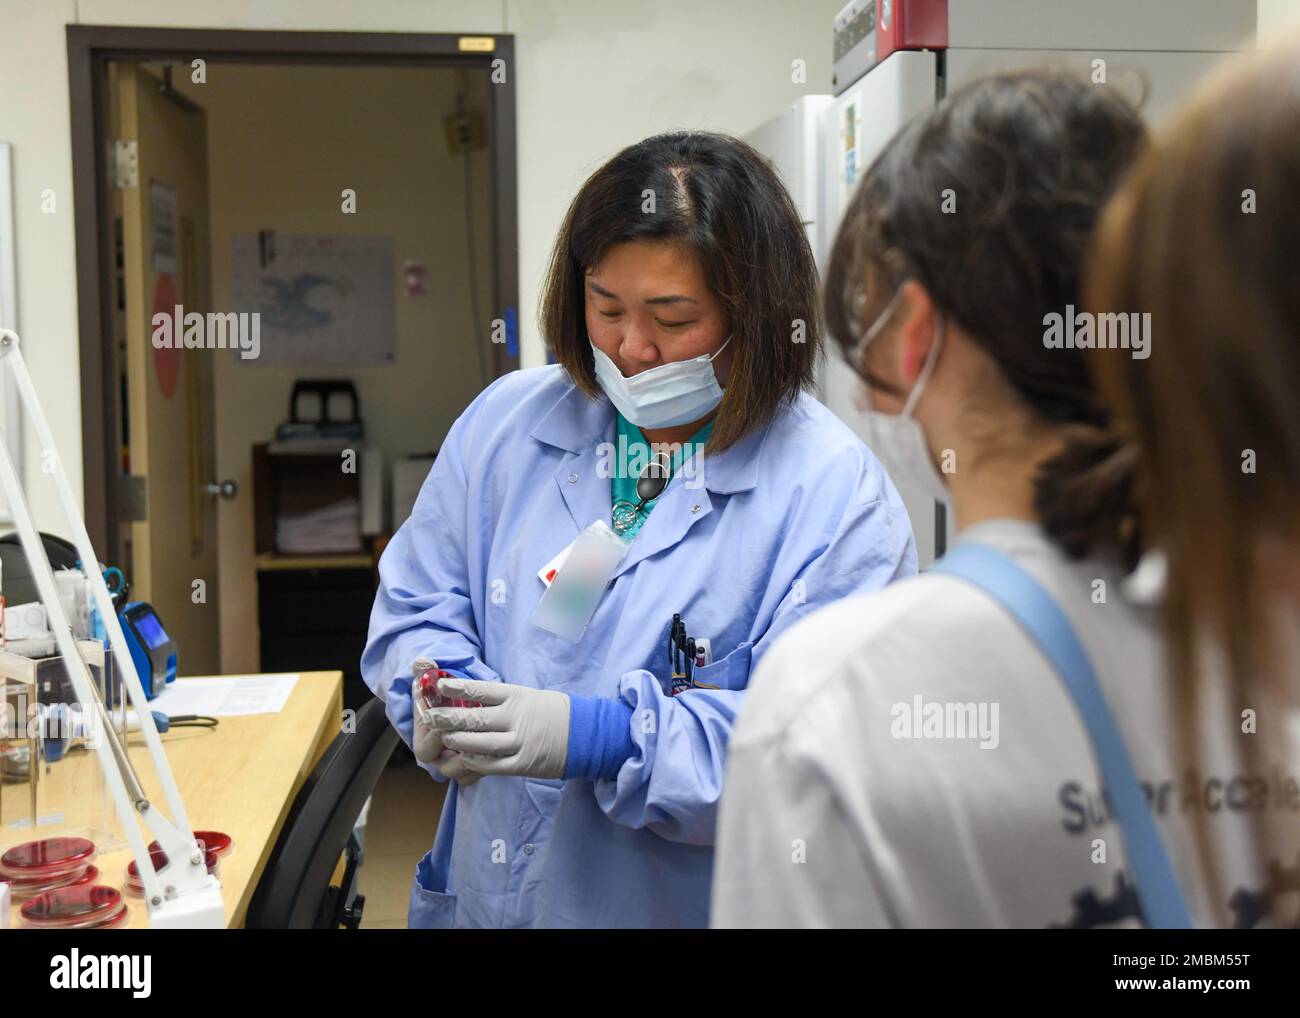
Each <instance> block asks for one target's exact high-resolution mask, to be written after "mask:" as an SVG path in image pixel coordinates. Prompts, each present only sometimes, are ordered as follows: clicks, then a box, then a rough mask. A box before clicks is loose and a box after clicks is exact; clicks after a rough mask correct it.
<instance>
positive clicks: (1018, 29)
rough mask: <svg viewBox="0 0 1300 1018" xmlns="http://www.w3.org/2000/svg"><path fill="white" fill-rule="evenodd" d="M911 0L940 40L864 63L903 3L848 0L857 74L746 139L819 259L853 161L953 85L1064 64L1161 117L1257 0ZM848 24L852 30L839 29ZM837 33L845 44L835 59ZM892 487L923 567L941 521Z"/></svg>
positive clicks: (1249, 32) (843, 61)
mask: <svg viewBox="0 0 1300 1018" xmlns="http://www.w3.org/2000/svg"><path fill="white" fill-rule="evenodd" d="M915 2H916V3H917V5H918V7H919V6H920V5H921V4H924V5H925V7H926V9H927V17H931V18H932V17H933V16H934V12H935V10H936V8H937V9H938V10H939V11H941V15H942V17H943V18H944V19H945V21H946V25H945V28H946V32H945V33H944V34H945V35H946V46H943V47H942V48H939V47H936V48H935V49H915V50H909V49H899V50H894V51H893V52H890V53H889V54H888V55H887V56H886V57H885V58H884V59H883V60H880V61H878V62H875V52H876V42H875V36H876V35H883V33H882V32H880V18H881V17H882V16H885V17H893V18H901V17H903V16H905V15H906V14H907V9H908V7H909V6H910V5H909V3H908V0H892V2H890V0H882V2H881V3H880V4H879V5H877V3H876V2H874V0H854V2H853V3H851V4H849V5H848V6H847V7H846V8H845V9H844V11H842V12H841V14H840V15H839V17H837V19H836V25H835V33H836V36H837V38H836V43H837V50H836V53H837V60H836V68H837V72H838V73H841V74H842V73H843V69H844V68H845V67H852V68H854V69H855V70H854V71H853V73H856V74H857V75H858V76H857V77H856V79H855V80H851V81H848V80H846V81H843V82H837V83H836V85H835V89H836V94H835V95H833V96H832V95H809V96H804V97H802V98H800V99H799V100H798V101H797V102H796V103H794V104H793V105H791V106H790V107H788V108H787V109H786V110H784V111H783V112H782V113H780V114H779V115H777V116H775V117H773V118H772V119H770V120H768V121H765V122H764V123H763V124H761V125H760V126H759V127H757V128H755V129H754V130H752V131H750V132H749V133H748V134H746V135H745V138H746V140H747V141H749V143H750V144H751V145H753V146H754V147H755V148H756V149H758V150H759V151H760V152H761V153H762V154H763V155H764V156H765V157H766V158H767V159H768V161H769V162H770V163H771V164H772V165H773V166H774V167H775V168H776V169H777V171H778V172H779V173H780V174H781V175H782V177H783V178H784V179H785V181H786V185H787V187H788V188H789V189H790V192H791V195H792V197H793V198H794V200H795V203H796V205H797V206H798V208H799V210H800V215H801V217H802V219H803V220H804V227H805V229H806V230H807V232H808V237H809V242H810V244H811V245H812V250H813V254H814V256H815V257H816V259H817V263H818V267H819V269H823V268H824V267H825V260H826V256H827V252H828V251H829V248H830V245H831V242H832V240H833V239H834V236H835V229H836V227H837V225H838V223H839V220H840V218H841V216H842V214H843V211H844V209H845V207H846V205H847V204H848V201H849V199H850V197H851V196H852V194H853V190H854V188H855V187H856V185H857V183H858V180H859V179H860V177H861V175H862V173H863V171H864V170H865V169H866V168H867V167H869V166H870V165H871V162H872V160H874V159H875V157H876V155H877V154H878V153H879V152H880V151H881V149H882V148H883V147H884V146H885V144H886V142H888V141H889V139H890V138H891V137H892V136H893V135H894V133H895V132H896V131H897V130H898V129H899V128H900V127H901V126H902V125H903V124H904V123H905V122H906V121H907V120H909V119H910V118H912V117H914V116H915V115H917V114H918V113H921V112H924V111H925V110H927V109H929V108H931V107H932V106H934V105H935V104H936V103H937V102H939V101H940V100H941V99H942V98H943V97H944V96H945V95H947V94H948V93H949V92H951V91H953V90H955V89H957V88H959V87H961V85H962V84H964V83H965V82H967V81H970V80H971V79H973V78H976V77H979V76H981V75H984V74H988V73H992V72H995V71H998V70H1004V69H1009V68H1015V67H1026V66H1039V65H1043V64H1050V65H1053V66H1064V67H1068V68H1073V69H1075V70H1078V71H1080V72H1082V73H1084V74H1088V75H1090V76H1092V77H1093V79H1094V80H1097V75H1098V74H1102V75H1104V78H1105V81H1106V82H1107V83H1108V84H1110V85H1111V86H1113V87H1117V88H1121V89H1123V90H1124V91H1125V93H1126V94H1127V95H1129V96H1130V97H1132V98H1134V99H1137V100H1140V102H1141V108H1142V110H1143V112H1144V113H1145V114H1146V115H1147V117H1148V118H1149V119H1150V120H1151V121H1152V122H1159V120H1160V119H1161V118H1162V117H1163V116H1164V115H1165V114H1166V113H1167V112H1168V111H1169V110H1170V108H1171V107H1172V106H1174V105H1175V104H1176V103H1177V102H1178V101H1179V100H1180V99H1181V98H1183V97H1184V96H1185V95H1186V94H1187V93H1188V91H1189V90H1190V89H1191V88H1192V86H1193V85H1194V84H1195V83H1196V82H1197V81H1198V80H1199V79H1200V78H1201V77H1203V76H1204V75H1205V73H1206V72H1207V71H1208V70H1209V69H1210V68H1211V67H1212V66H1213V65H1214V64H1215V63H1216V62H1217V61H1218V60H1219V59H1221V57H1222V55H1223V54H1224V53H1225V52H1230V51H1233V50H1237V49H1247V48H1251V47H1253V46H1254V44H1255V17H1256V5H1255V4H1254V3H1249V2H1246V0H1229V2H1224V0H1179V2H1177V3H1170V2H1169V0H1087V2H1080V0H948V2H947V3H946V4H943V3H938V4H936V3H935V2H934V0H929V2H928V3H927V2H926V0H915ZM855 20H856V22H857V29H856V32H855V33H851V32H849V31H846V28H845V26H846V25H849V23H850V22H852V21H855ZM864 21H865V23H866V25H867V30H866V31H864V30H863V29H862V27H861V26H862V24H863V22H864ZM873 24H874V26H875V28H876V31H874V32H873V31H871V30H870V29H871V26H872V25H873ZM827 31H828V32H830V31H832V27H831V26H827ZM846 40H847V41H848V42H851V43H852V44H853V45H854V47H855V48H856V50H857V53H855V54H850V56H849V58H841V54H843V53H844V52H845V51H846V49H847V44H846ZM883 48H887V47H883ZM854 58H856V59H854ZM1098 61H1100V63H1098ZM862 68H865V69H862ZM826 350H827V356H826V357H825V358H823V361H822V364H821V365H820V368H819V371H818V389H819V396H820V398H821V400H822V402H824V403H825V404H826V405H827V406H828V407H830V408H831V410H833V411H834V412H835V413H836V414H837V415H838V416H839V417H841V418H842V419H843V420H844V421H845V422H846V423H848V424H849V426H850V427H852V428H853V429H854V431H855V432H857V434H858V435H859V436H860V437H861V438H862V439H863V440H864V441H865V442H867V444H868V445H870V444H871V435H870V430H869V427H868V426H867V422H866V419H865V417H864V416H863V415H862V414H861V413H860V412H859V411H858V410H857V408H856V406H855V391H856V389H857V387H858V386H859V383H858V381H857V379H856V376H854V375H853V373H852V372H851V371H850V370H849V369H848V367H847V366H846V365H844V364H843V362H842V361H841V359H840V357H839V354H838V351H837V350H835V349H834V344H833V342H828V343H827V344H826ZM885 466H886V469H888V468H889V464H888V463H886V464H885ZM899 491H900V493H901V494H902V496H903V501H904V503H905V504H906V505H907V510H908V514H909V516H910V517H911V521H912V529H913V531H914V532H915V534H916V542H917V550H918V554H919V557H920V564H921V567H922V568H925V567H927V566H928V565H930V564H931V563H932V562H933V561H934V559H935V558H936V557H938V556H939V555H940V554H942V553H943V550H944V549H945V548H946V547H947V545H948V543H949V542H950V541H951V539H952V520H951V519H949V518H947V516H946V514H945V513H943V511H942V508H941V507H940V506H937V505H936V504H935V503H934V501H933V500H932V499H930V498H928V497H927V496H926V495H924V494H923V493H922V492H919V491H916V490H912V489H909V487H908V486H907V485H906V484H899Z"/></svg>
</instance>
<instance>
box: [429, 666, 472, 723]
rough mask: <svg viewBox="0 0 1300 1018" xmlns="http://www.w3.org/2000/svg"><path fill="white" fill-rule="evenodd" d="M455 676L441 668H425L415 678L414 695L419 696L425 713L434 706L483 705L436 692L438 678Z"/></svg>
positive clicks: (452, 677)
mask: <svg viewBox="0 0 1300 1018" xmlns="http://www.w3.org/2000/svg"><path fill="white" fill-rule="evenodd" d="M454 678H456V676H454V675H452V674H451V672H445V671H443V670H442V669H441V668H426V669H425V670H424V671H422V672H421V673H420V674H419V676H418V677H417V678H416V680H415V688H416V695H417V696H419V698H420V705H421V706H422V707H423V708H424V711H422V712H421V713H422V714H423V713H425V712H427V711H430V710H432V709H433V708H434V707H482V706H483V705H482V704H481V703H479V702H478V701H477V700H454V699H452V698H451V697H449V696H443V695H442V694H441V693H440V692H438V680H439V679H454Z"/></svg>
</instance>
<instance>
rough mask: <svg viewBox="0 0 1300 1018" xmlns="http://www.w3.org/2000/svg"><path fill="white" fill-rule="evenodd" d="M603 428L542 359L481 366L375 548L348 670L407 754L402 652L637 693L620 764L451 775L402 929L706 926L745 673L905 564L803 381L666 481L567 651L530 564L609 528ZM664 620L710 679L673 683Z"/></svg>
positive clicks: (884, 497) (876, 467)
mask: <svg viewBox="0 0 1300 1018" xmlns="http://www.w3.org/2000/svg"><path fill="white" fill-rule="evenodd" d="M614 438H615V429H614V410H613V407H612V406H611V404H610V403H609V401H608V400H607V399H606V398H604V397H603V396H602V397H600V398H598V399H592V398H590V397H588V396H586V395H584V394H583V393H582V392H580V391H579V390H578V389H577V388H576V387H575V386H574V385H573V383H572V382H571V381H570V379H569V377H568V375H567V374H565V373H564V371H563V370H562V369H561V368H560V367H559V366H557V365H551V366H548V367H543V368H536V369H531V370H527V371H517V372H514V373H512V374H509V375H506V376H504V377H502V378H499V379H497V380H496V381H495V382H493V383H492V384H491V385H490V386H489V387H488V388H487V389H485V390H484V391H483V392H482V393H481V394H480V395H479V396H478V397H477V398H476V399H475V400H474V402H473V403H472V404H471V405H470V407H469V408H468V409H467V410H466V411H465V412H464V413H463V414H462V415H461V417H460V419H459V420H457V421H456V423H455V424H454V425H453V426H452V428H451V431H450V432H449V434H448V435H447V440H446V442H445V444H444V445H443V446H442V449H441V451H440V452H439V454H438V458H437V460H436V461H435V463H434V465H433V468H432V470H430V472H429V476H428V478H427V479H426V480H425V482H424V485H423V486H422V488H421V490H420V494H419V497H418V499H417V501H416V503H415V508H414V511H413V512H412V515H411V517H410V519H408V520H407V521H406V522H405V523H404V524H403V525H402V526H401V528H400V529H399V530H398V531H397V533H396V534H395V535H394V537H393V540H392V542H391V543H390V544H389V545H388V547H387V549H386V550H385V552H384V554H383V557H382V559H381V560H380V563H379V573H380V587H379V591H378V594H377V596H376V598H375V604H374V609H373V611H372V613H371V617H370V632H369V638H368V641H367V645H366V649H365V653H364V655H363V657H362V662H361V663H362V672H363V674H364V676H365V679H366V682H367V683H368V685H369V686H370V688H371V689H372V690H373V691H374V692H375V694H376V695H377V696H379V697H380V698H381V699H382V700H384V702H385V704H386V706H387V713H388V716H389V718H390V719H391V720H392V723H393V725H394V726H395V727H396V729H397V730H398V732H399V733H400V734H401V736H402V738H403V739H405V740H406V742H407V744H408V745H409V744H410V742H411V738H412V704H411V667H412V663H413V661H414V660H415V659H416V658H418V657H426V658H432V659H434V660H436V661H437V662H438V663H439V664H440V665H441V666H442V667H443V668H446V669H450V670H454V671H458V672H461V673H464V674H467V675H469V676H470V677H472V678H475V679H483V680H488V681H499V682H515V683H522V684H526V685H529V686H533V687H536V688H541V689H551V690H558V691H561V692H565V693H570V694H573V695H578V696H601V697H621V698H622V699H623V700H624V701H625V702H626V703H627V704H628V705H629V706H631V707H632V716H631V728H632V731H631V735H632V740H633V743H634V744H635V752H634V754H633V755H632V757H631V758H630V759H628V760H627V762H626V763H624V764H623V766H622V768H621V769H620V770H619V772H618V775H617V777H616V778H614V779H611V780H601V781H595V782H591V781H581V780H570V781H560V780H553V781H550V780H535V779H526V778H520V777H485V778H482V779H480V780H479V781H478V782H476V783H473V784H471V785H469V786H468V787H463V788H462V787H460V786H459V785H458V784H456V783H453V784H452V785H451V786H450V787H449V788H448V790H447V797H446V803H445V805H444V808H443V813H442V819H441V821H440V823H439V826H438V831H437V836H436V838H435V839H434V845H433V848H432V850H431V851H430V852H429V853H428V854H427V855H426V856H425V857H424V858H423V859H422V860H421V861H420V863H419V865H418V866H417V867H416V880H415V887H414V889H413V891H412V894H411V906H410V916H409V921H410V925H411V926H412V927H451V926H456V927H466V926H489V927H518V926H546V927H556V926H588V927H590V926H596V927H611V926H670V927H682V926H704V925H706V923H707V920H708V904H709V891H710V878H711V871H712V865H713V840H714V823H715V815H716V809H717V804H718V796H719V793H720V792H721V790H722V775H723V770H724V765H725V762H726V754H727V740H728V737H729V736H730V734H731V730H732V725H733V724H734V722H735V719H736V714H737V712H738V711H739V710H740V708H741V705H742V703H743V702H744V698H745V687H746V686H747V684H748V683H749V676H750V671H751V669H752V668H753V667H754V665H755V664H756V663H757V662H758V660H759V659H760V658H761V657H762V655H763V653H764V652H765V651H766V649H767V648H768V647H769V646H771V644H772V643H773V641H774V640H775V639H776V638H777V637H778V636H779V635H780V634H781V633H782V632H783V631H784V630H785V629H786V627H788V626H789V625H791V624H792V623H793V622H795V621H796V620H798V619H799V618H801V617H802V616H804V615H805V614H807V613H809V612H811V611H814V610H816V609H817V608H818V607H820V606H821V605H824V604H826V603H828V602H831V601H834V600H837V599H839V598H843V597H845V596H847V595H850V594H853V593H855V592H859V591H865V590H872V589H875V588H878V587H882V586H884V585H885V584H887V583H889V582H891V581H892V580H895V579H898V578H900V577H904V576H909V575H911V574H913V573H915V572H916V547H915V543H914V541H913V539H912V530H911V526H910V523H909V521H908V518H907V511H906V510H905V509H904V507H903V503H902V500H901V499H900V498H899V495H898V492H897V491H896V490H895V489H894V486H893V484H892V483H891V482H890V480H889V478H888V476H887V475H886V474H885V471H884V470H883V468H882V467H881V465H880V463H879V462H878V461H877V460H876V458H875V457H874V456H873V455H872V454H871V452H870V451H869V450H868V449H867V447H866V446H865V445H864V444H863V443H862V442H861V441H860V440H859V439H858V438H857V437H856V436H855V435H854V434H853V433H852V432H851V431H850V430H849V429H848V428H847V427H846V426H845V425H844V424H843V423H842V422H841V421H839V420H838V419H837V418H836V417H835V416H834V415H833V414H832V413H831V412H830V411H829V410H827V409H826V408H825V407H823V406H822V405H821V404H820V403H818V402H817V401H816V400H815V399H813V398H812V397H810V396H807V395H802V396H800V397H799V399H798V400H797V401H796V402H795V403H794V405H793V406H791V407H787V408H783V409H782V410H780V411H779V412H778V413H777V414H776V416H775V417H774V418H773V420H771V421H770V422H769V423H768V425H767V426H765V427H761V428H759V429H758V430H757V431H755V432H753V433H751V434H750V435H748V436H746V437H745V438H744V439H742V440H741V441H740V442H739V443H737V444H736V445H734V446H732V447H731V448H730V449H727V450H726V451H724V452H722V453H720V454H717V455H709V456H704V457H703V458H702V459H699V458H697V459H696V460H695V461H693V465H694V466H695V468H696V469H695V471H694V474H693V476H688V470H686V469H683V470H682V471H680V472H679V473H677V474H676V475H674V477H673V478H672V481H671V482H670V483H669V485H668V487H667V489H666V490H665V491H664V493H663V494H662V495H661V496H660V497H659V499H658V500H657V502H656V503H655V505H654V509H653V512H651V514H650V516H649V518H648V519H647V520H646V522H645V524H644V526H643V527H642V528H641V531H640V533H639V534H638V535H637V536H636V538H635V540H634V541H633V542H632V544H631V545H630V547H629V550H628V553H627V555H626V556H625V558H624V559H623V561H622V563H621V564H620V566H619V568H618V570H617V571H616V572H615V574H614V578H613V580H612V581H611V582H610V585H609V587H608V588H607V590H606V592H605V595H604V598H603V599H602V600H601V602H600V604H599V606H598V607H597V608H596V611H595V614H594V615H593V616H592V619H591V621H590V623H589V624H588V626H587V629H586V631H585V633H584V634H583V636H582V638H581V640H580V641H579V642H578V643H576V644H575V643H570V642H567V641H565V640H564V639H561V638H560V637H558V636H554V635H552V634H551V633H549V632H546V631H544V630H542V629H539V628H537V627H536V626H534V625H533V624H532V623H531V621H530V619H531V616H532V613H533V610H534V609H535V608H536V606H537V603H538V601H539V600H540V598H541V596H542V594H543V592H544V591H545V586H544V584H543V583H542V580H541V579H540V578H539V576H538V571H539V570H540V569H541V568H542V567H543V566H544V565H546V564H547V563H548V562H550V561H551V559H552V558H553V557H555V556H556V555H557V554H558V553H559V552H560V551H561V550H562V549H564V548H565V547H566V546H567V545H569V544H570V543H571V542H572V541H573V540H574V538H575V537H577V535H578V534H579V532H580V531H582V530H583V529H584V528H586V527H587V526H588V525H589V524H591V523H592V522H593V521H595V520H597V519H603V520H605V521H606V522H608V521H609V518H610V504H611V503H610V481H609V467H610V466H611V465H612V464H614V463H615V462H616V457H614V456H613V455H611V451H610V445H611V443H613V442H614ZM674 612H679V613H681V616H682V619H683V621H684V622H685V623H686V627H687V630H688V632H689V634H690V635H691V636H694V637H707V638H708V639H709V640H710V642H711V645H712V653H713V662H712V664H709V665H707V666H706V667H704V668H702V669H699V670H697V672H696V676H695V677H696V679H697V680H698V681H699V682H701V683H707V684H708V685H711V686H716V687H718V688H717V689H702V688H701V689H690V690H687V691H685V692H683V693H681V694H680V695H678V696H676V697H673V696H670V695H669V676H670V669H669V662H668V656H667V641H668V627H669V623H670V622H671V619H672V615H673V613H674ZM426 769H427V770H429V772H430V773H431V774H432V775H434V776H435V777H436V778H438V779H439V780H443V779H442V778H441V775H440V774H438V772H437V771H436V769H434V768H432V767H431V766H428V767H426Z"/></svg>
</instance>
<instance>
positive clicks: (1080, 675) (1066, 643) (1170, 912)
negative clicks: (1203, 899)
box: [933, 544, 1192, 929]
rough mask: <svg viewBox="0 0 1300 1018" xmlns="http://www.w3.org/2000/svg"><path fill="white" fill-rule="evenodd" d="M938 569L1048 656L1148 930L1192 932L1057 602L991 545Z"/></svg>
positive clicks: (963, 549)
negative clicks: (1097, 778) (1083, 734)
mask: <svg viewBox="0 0 1300 1018" xmlns="http://www.w3.org/2000/svg"><path fill="white" fill-rule="evenodd" d="M933 568H934V571H935V572H940V573H948V574H950V575H952V576H958V577H961V578H962V579H964V580H967V581H969V582H970V583H973V584H974V585H975V586H977V587H979V588H980V589H981V590H983V591H985V593H987V594H989V595H990V596H991V597H992V598H993V599H994V600H995V601H997V602H998V603H1000V604H1001V605H1002V607H1003V608H1005V609H1006V610H1007V611H1008V612H1009V613H1010V614H1011V616H1012V618H1014V619H1015V620H1016V621H1017V622H1018V623H1020V626H1021V628H1022V629H1024V631H1025V632H1026V633H1027V634H1028V635H1029V637H1030V639H1032V640H1033V641H1034V643H1036V644H1037V645H1038V647H1039V649H1041V650H1042V652H1043V653H1044V654H1045V655H1046V656H1047V659H1048V660H1049V661H1050V662H1051V663H1052V666H1053V667H1054V668H1055V669H1056V671H1057V673H1058V674H1059V675H1060V677H1061V679H1062V681H1063V682H1064V683H1065V687H1066V689H1068V690H1069V692H1070V696H1071V698H1072V699H1073V700H1074V705H1075V707H1076V708H1078V711H1079V714H1080V715H1081V716H1082V717H1083V721H1084V724H1085V725H1086V726H1087V729H1088V737H1089V739H1090V740H1091V741H1092V751H1093V755H1094V756H1096V758H1097V763H1098V765H1099V766H1100V768H1101V776H1102V781H1103V782H1104V784H1105V787H1106V789H1107V792H1108V796H1109V799H1110V803H1111V805H1112V807H1113V808H1114V811H1115V822H1116V823H1117V824H1118V825H1119V829H1120V833H1121V835H1122V836H1123V839H1124V850H1125V853H1126V854H1127V856H1128V861H1129V865H1130V866H1131V867H1132V869H1133V875H1134V880H1135V882H1136V883H1137V896H1138V900H1139V901H1141V903H1142V912H1143V916H1144V918H1145V919H1146V922H1147V925H1148V926H1151V927H1154V928H1161V929H1189V928H1191V926H1192V917H1191V914H1190V912H1188V909H1187V902H1186V899H1184V897H1183V894H1182V891H1181V890H1180V889H1179V887H1178V879H1177V877H1175V876H1174V870H1173V867H1172V866H1171V865H1170V864H1169V856H1168V855H1167V854H1166V853H1165V847H1164V845H1163V844H1162V843H1161V841H1160V833H1159V831H1157V830H1156V824H1155V820H1154V819H1153V818H1152V816H1151V809H1150V807H1149V806H1148V804H1147V800H1146V796H1145V795H1144V794H1143V792H1142V787H1141V785H1139V784H1138V779H1137V775H1136V774H1135V773H1134V771H1133V763H1132V761H1131V760H1130V759H1129V755H1128V750H1127V749H1126V748H1125V746H1124V739H1123V736H1121V735H1120V732H1119V727H1118V726H1117V725H1116V724H1115V718H1114V716H1113V715H1112V714H1111V712H1110V708H1109V707H1107V706H1106V698H1105V696H1104V695H1103V694H1102V691H1101V686H1100V685H1099V684H1098V682H1097V675H1096V672H1094V671H1093V668H1092V663H1091V662H1090V661H1089V660H1088V653H1087V651H1085V650H1084V649H1083V644H1081V643H1080V642H1079V638H1078V636H1076V635H1075V632H1074V627H1073V626H1071V625H1070V620H1069V619H1067V618H1066V617H1065V613H1064V612H1063V611H1061V608H1060V606H1059V605H1057V603H1056V601H1055V599H1053V597H1052V595H1051V594H1049V593H1048V592H1047V591H1046V590H1045V589H1044V588H1043V586H1042V584H1040V583H1039V582H1038V581H1037V580H1035V579H1034V578H1033V577H1032V576H1030V575H1029V574H1028V573H1027V572H1025V571H1024V570H1023V569H1021V568H1020V566H1018V565H1017V564H1016V563H1015V562H1014V561H1013V560H1012V559H1011V558H1009V557H1008V556H1007V555H1004V554H1003V553H1002V552H1000V551H997V550H996V549H993V548H990V547H988V546H986V545H980V544H959V545H957V546H956V547H955V548H953V549H952V550H951V551H949V552H948V554H947V555H945V556H944V557H943V558H941V559H940V560H939V561H938V562H936V563H935V564H934V567H933Z"/></svg>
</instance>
